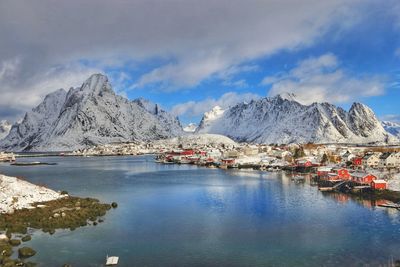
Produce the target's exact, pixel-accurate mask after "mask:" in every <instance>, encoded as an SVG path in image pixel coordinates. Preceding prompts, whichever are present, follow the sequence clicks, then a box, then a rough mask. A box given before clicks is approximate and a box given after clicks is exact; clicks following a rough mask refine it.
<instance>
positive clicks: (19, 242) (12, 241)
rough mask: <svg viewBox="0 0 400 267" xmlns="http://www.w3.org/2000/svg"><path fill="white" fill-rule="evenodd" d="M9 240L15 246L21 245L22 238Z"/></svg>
mask: <svg viewBox="0 0 400 267" xmlns="http://www.w3.org/2000/svg"><path fill="white" fill-rule="evenodd" d="M9 242H10V245H11V246H13V247H16V246H19V245H21V240H19V239H11V240H10V241H9Z"/></svg>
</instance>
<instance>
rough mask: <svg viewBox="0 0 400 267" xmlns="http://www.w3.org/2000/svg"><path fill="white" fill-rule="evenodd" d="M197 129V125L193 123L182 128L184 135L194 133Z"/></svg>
mask: <svg viewBox="0 0 400 267" xmlns="http://www.w3.org/2000/svg"><path fill="white" fill-rule="evenodd" d="M196 129H197V124H195V123H189V124H188V125H186V126H185V127H183V131H184V132H186V133H194V132H195V131H196Z"/></svg>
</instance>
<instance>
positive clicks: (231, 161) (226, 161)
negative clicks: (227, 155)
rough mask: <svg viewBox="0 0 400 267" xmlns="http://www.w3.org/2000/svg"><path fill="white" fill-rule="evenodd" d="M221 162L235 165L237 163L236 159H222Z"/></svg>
mask: <svg viewBox="0 0 400 267" xmlns="http://www.w3.org/2000/svg"><path fill="white" fill-rule="evenodd" d="M221 163H222V164H225V165H228V166H229V165H233V164H235V159H222V160H221Z"/></svg>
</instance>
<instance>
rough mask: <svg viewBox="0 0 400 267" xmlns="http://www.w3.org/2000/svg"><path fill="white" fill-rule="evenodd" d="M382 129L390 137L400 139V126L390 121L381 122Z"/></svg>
mask: <svg viewBox="0 0 400 267" xmlns="http://www.w3.org/2000/svg"><path fill="white" fill-rule="evenodd" d="M381 123H382V126H383V128H384V129H385V130H386V131H387V132H388V133H391V134H392V135H394V136H396V137H397V138H399V139H400V124H398V123H395V122H390V121H382V122H381Z"/></svg>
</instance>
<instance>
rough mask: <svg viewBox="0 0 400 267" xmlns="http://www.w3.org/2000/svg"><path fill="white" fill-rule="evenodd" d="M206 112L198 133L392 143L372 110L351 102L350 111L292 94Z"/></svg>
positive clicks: (264, 140) (257, 140) (263, 138)
mask: <svg viewBox="0 0 400 267" xmlns="http://www.w3.org/2000/svg"><path fill="white" fill-rule="evenodd" d="M208 115H209V113H206V114H205V115H204V116H203V119H202V120H201V123H200V125H199V127H198V129H197V131H196V132H197V133H214V134H223V135H226V136H228V137H230V138H232V139H234V140H235V141H244V142H254V143H308V142H315V143H360V144H361V143H373V142H382V143H391V142H397V141H398V139H397V138H395V137H394V136H392V135H390V134H389V133H387V132H386V131H385V130H384V129H383V127H382V125H381V123H380V122H379V121H378V119H377V118H376V116H375V114H374V112H373V111H372V110H371V109H370V108H369V107H367V106H366V105H364V104H361V103H353V105H352V106H351V108H350V109H349V111H346V110H344V109H342V108H340V107H337V106H334V105H332V104H330V103H327V102H324V103H317V102H315V103H312V104H310V105H304V104H301V103H300V102H298V101H297V100H296V98H295V96H294V95H293V94H287V95H277V96H275V97H265V98H262V99H259V100H252V101H250V102H249V103H238V104H237V105H235V106H232V107H230V108H228V109H226V110H224V111H223V112H219V115H218V116H217V117H213V118H212V120H209V118H208V117H209V116H208Z"/></svg>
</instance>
